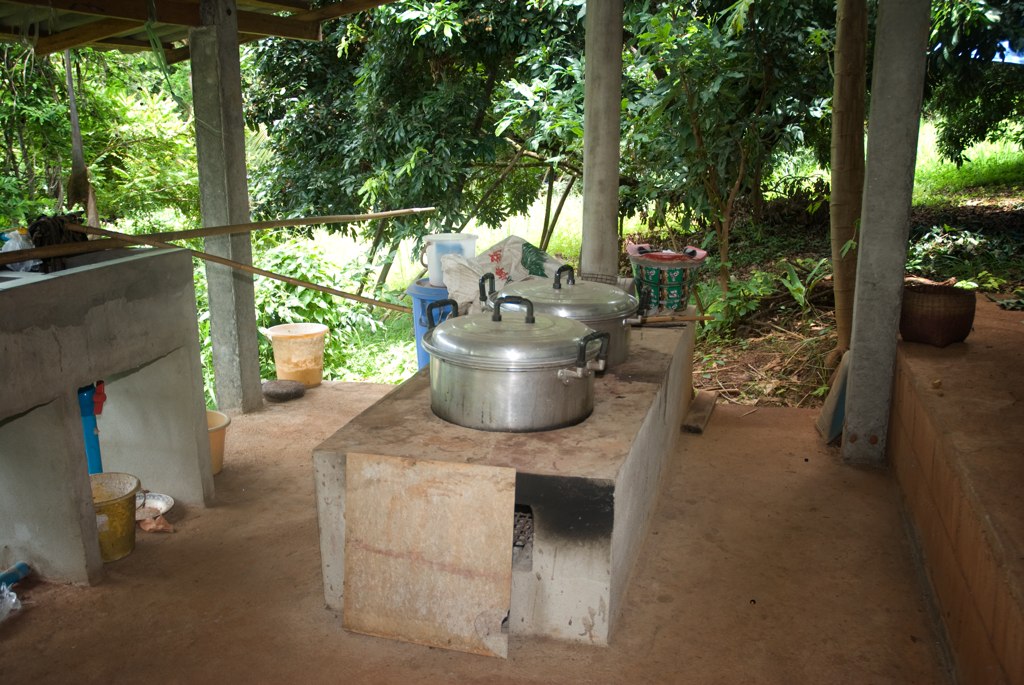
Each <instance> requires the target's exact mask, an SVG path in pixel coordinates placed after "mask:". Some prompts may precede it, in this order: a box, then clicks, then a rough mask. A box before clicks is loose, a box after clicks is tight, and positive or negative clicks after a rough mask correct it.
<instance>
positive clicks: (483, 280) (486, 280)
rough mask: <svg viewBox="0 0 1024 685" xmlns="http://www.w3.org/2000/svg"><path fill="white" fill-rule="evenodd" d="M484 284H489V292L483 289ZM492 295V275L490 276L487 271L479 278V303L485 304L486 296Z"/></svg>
mask: <svg viewBox="0 0 1024 685" xmlns="http://www.w3.org/2000/svg"><path fill="white" fill-rule="evenodd" d="M485 283H490V284H491V288H490V290H489V291H488V290H487V289H486V288H485V287H484V284H485ZM493 294H494V274H492V273H491V272H490V271H488V272H487V273H485V274H484V275H483V276H481V277H480V301H481V302H487V296H488V295H493Z"/></svg>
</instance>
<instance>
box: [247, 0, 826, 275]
mask: <svg viewBox="0 0 1024 685" xmlns="http://www.w3.org/2000/svg"><path fill="white" fill-rule="evenodd" d="M584 10H585V6H584V4H583V3H582V1H581V0H572V1H570V0H565V1H552V0H531V1H530V2H526V3H494V2H488V1H486V0H475V1H473V0H463V1H461V2H443V3H441V2H436V3H431V2H413V1H409V2H405V3H396V4H394V5H389V6H386V7H381V8H378V9H377V10H374V11H372V12H366V13H362V14H360V15H357V16H355V17H352V18H349V19H346V20H343V21H339V22H336V23H334V24H332V25H330V26H329V27H327V30H326V36H327V40H326V41H325V44H320V45H308V44H298V43H278V42H272V41H267V42H264V43H262V44H260V46H259V47H257V48H256V49H255V52H254V54H253V55H252V62H253V65H254V66H255V70H254V74H253V77H252V82H251V84H250V85H249V87H248V88H247V91H248V92H249V93H250V95H251V96H252V100H251V105H250V109H249V117H250V121H251V122H252V124H253V125H255V126H261V127H265V128H266V130H267V132H268V136H269V139H270V141H271V144H272V145H273V148H274V152H275V155H274V159H273V161H272V163H271V164H269V165H268V166H267V167H265V168H264V170H263V172H261V173H260V174H259V175H258V178H257V179H256V180H257V184H256V185H257V188H258V190H257V192H256V197H257V208H258V211H261V212H265V213H267V214H273V215H281V214H289V213H291V214H315V213H320V212H325V213H326V212H342V211H344V212H353V211H359V210H369V209H378V208H393V207H398V206H411V205H417V204H418V205H426V204H430V205H436V206H438V207H439V210H440V211H439V213H438V215H437V221H438V223H439V224H440V226H443V227H445V228H448V229H457V228H459V227H461V226H462V225H463V224H464V222H465V221H466V220H467V219H468V218H469V217H470V216H475V217H476V219H477V221H479V222H481V223H484V224H491V225H493V224H495V223H497V222H499V221H501V220H502V219H504V218H505V217H507V216H509V215H510V214H515V213H518V212H521V211H524V210H525V209H526V208H527V207H528V206H529V205H530V204H531V203H532V202H533V200H534V199H535V198H536V197H537V195H538V193H539V190H540V188H541V182H542V179H543V177H544V173H545V172H546V170H547V169H548V168H550V167H554V168H556V169H557V170H558V171H560V172H562V173H566V174H573V175H577V176H578V175H579V173H580V168H581V166H582V138H583V75H584V64H583V60H582V54H583V27H582V12H583V11H584ZM726 10H728V11H726ZM833 22H834V14H833V13H832V6H831V4H830V3H828V2H824V1H823V0H817V1H816V2H813V3H806V2H776V3H766V2H760V3H755V2H750V1H748V2H741V3H739V4H738V5H731V6H729V7H726V6H725V5H724V4H722V5H714V4H709V3H705V2H694V3H690V4H687V5H679V4H669V3H656V2H632V3H628V4H627V13H626V18H625V24H626V26H625V29H626V35H627V44H626V45H625V46H624V55H625V61H624V64H625V70H626V75H625V83H624V91H623V95H624V97H623V114H624V124H623V127H624V128H623V134H624V135H623V141H624V142H623V163H622V169H623V177H622V183H621V185H622V190H621V195H622V201H623V202H622V207H623V213H624V214H626V215H630V214H635V213H638V212H641V213H645V216H648V217H649V218H650V219H651V220H652V223H654V224H661V225H665V224H667V223H668V222H669V220H670V217H672V216H673V213H674V214H675V216H676V222H677V223H678V217H679V216H685V217H688V218H697V219H700V220H701V221H702V222H703V225H705V226H715V228H716V229H721V228H722V227H723V226H724V227H725V230H724V231H722V230H719V239H720V242H722V243H724V244H726V245H727V242H728V236H727V234H728V225H729V223H730V221H731V218H730V213H731V206H732V203H733V202H734V201H735V199H736V197H737V196H738V195H745V194H747V193H749V192H751V190H759V187H760V179H761V177H762V175H763V173H764V172H765V170H766V169H767V168H769V166H770V164H771V160H772V158H773V155H776V154H779V153H781V152H782V151H784V150H789V149H792V148H793V147H794V146H796V145H799V144H801V143H806V142H808V138H809V136H810V137H811V138H814V137H815V136H817V138H816V140H817V141H819V142H820V141H821V140H825V141H827V138H824V137H823V136H821V135H820V134H821V132H822V131H824V127H822V126H821V124H820V121H821V117H822V116H823V115H824V114H825V112H826V111H827V103H828V97H829V95H830V92H831V91H830V89H831V80H830V77H829V73H828V65H827V48H828V45H829V40H830V38H829V36H830V34H829V31H830V30H831V25H832V23H833ZM824 148H825V149H827V142H826V143H825V145H824ZM510 164H512V165H514V168H513V169H512V170H511V173H510V175H509V176H508V177H507V178H503V177H502V176H501V174H502V172H503V171H504V170H508V169H509V168H510ZM495 178H502V182H501V185H500V189H499V192H497V193H495V194H494V195H489V194H488V193H489V191H490V190H491V189H492V188H493V187H494V182H495V181H494V179H495ZM652 208H653V209H652ZM387 231H389V234H388V235H387V236H385V238H384V239H385V240H388V241H393V240H396V239H400V238H401V237H404V236H406V235H409V234H416V233H419V232H422V231H423V227H422V226H421V225H419V224H416V223H413V222H408V223H404V224H403V223H401V222H393V223H392V224H391V225H390V226H389V227H388V228H387ZM375 238H376V240H375V244H376V243H377V242H379V240H380V238H381V236H379V235H377V236H375ZM726 251H727V247H726ZM724 261H726V259H723V262H724Z"/></svg>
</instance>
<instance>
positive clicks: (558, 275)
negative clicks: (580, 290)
mask: <svg viewBox="0 0 1024 685" xmlns="http://www.w3.org/2000/svg"><path fill="white" fill-rule="evenodd" d="M566 271H568V272H569V276H568V278H566V279H565V282H566V284H568V285H576V271H575V270H573V268H572V264H563V265H562V266H560V267H558V271H556V272H555V282H554V283H553V284H552V285H551V287H552V288H554V289H555V290H561V289H562V274H563V273H564V272H566Z"/></svg>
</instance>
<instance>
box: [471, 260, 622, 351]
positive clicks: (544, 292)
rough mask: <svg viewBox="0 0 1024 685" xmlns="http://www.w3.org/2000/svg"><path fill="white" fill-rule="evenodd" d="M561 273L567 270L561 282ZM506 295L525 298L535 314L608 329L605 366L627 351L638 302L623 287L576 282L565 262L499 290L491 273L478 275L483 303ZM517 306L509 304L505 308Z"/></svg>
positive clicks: (490, 303)
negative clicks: (547, 275)
mask: <svg viewBox="0 0 1024 685" xmlns="http://www.w3.org/2000/svg"><path fill="white" fill-rule="evenodd" d="M562 274H567V277H566V279H565V284H564V285H563V284H562ZM488 284H489V286H490V287H489V289H488ZM507 295H515V296H519V297H525V298H527V299H528V300H530V301H531V302H533V306H534V308H535V309H536V311H537V313H538V314H550V315H551V316H560V317H564V318H568V319H574V320H576V321H579V322H581V323H584V324H586V325H587V326H589V327H590V328H593V329H594V330H595V331H604V332H605V333H607V334H608V336H609V341H608V368H612V367H614V366H615V365H617V364H621V363H622V362H624V361H625V360H626V357H627V356H628V355H629V329H630V324H631V323H632V322H633V316H634V315H635V314H636V312H637V309H638V307H639V302H638V301H637V299H636V298H635V297H633V296H632V295H630V294H629V293H627V292H626V291H625V290H623V289H622V288H618V287H616V286H614V285H607V284H605V283H591V282H588V281H581V282H579V283H577V282H576V275H575V273H574V271H573V268H572V267H571V266H569V265H568V264H565V265H563V266H561V267H559V269H558V271H556V272H555V277H554V279H553V280H547V279H541V278H531V279H527V280H523V281H517V282H515V283H509V284H508V285H506V286H505V287H504V288H502V289H501V292H498V293H496V292H494V274H489V273H487V274H484V275H483V276H482V277H481V278H480V300H481V301H482V302H483V303H484V306H486V307H493V304H494V300H495V299H496V298H498V297H504V296H507ZM519 309H520V307H517V306H511V307H509V308H508V311H519Z"/></svg>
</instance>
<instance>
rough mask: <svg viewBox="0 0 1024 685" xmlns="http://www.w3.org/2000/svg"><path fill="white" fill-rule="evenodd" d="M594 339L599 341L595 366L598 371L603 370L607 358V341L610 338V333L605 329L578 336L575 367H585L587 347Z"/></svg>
mask: <svg viewBox="0 0 1024 685" xmlns="http://www.w3.org/2000/svg"><path fill="white" fill-rule="evenodd" d="M595 340H600V341H601V349H600V351H598V353H597V367H598V370H599V371H604V367H605V363H606V360H607V359H608V343H609V341H610V340H611V334H610V333H608V332H607V331H594V332H593V333H588V334H587V335H585V336H583V337H582V338H580V341H579V343H578V345H579V347H578V348H577V349H578V351H577V353H576V368H577V369H585V368H586V367H587V348H588V347H589V346H590V343H592V342H593V341H595Z"/></svg>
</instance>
